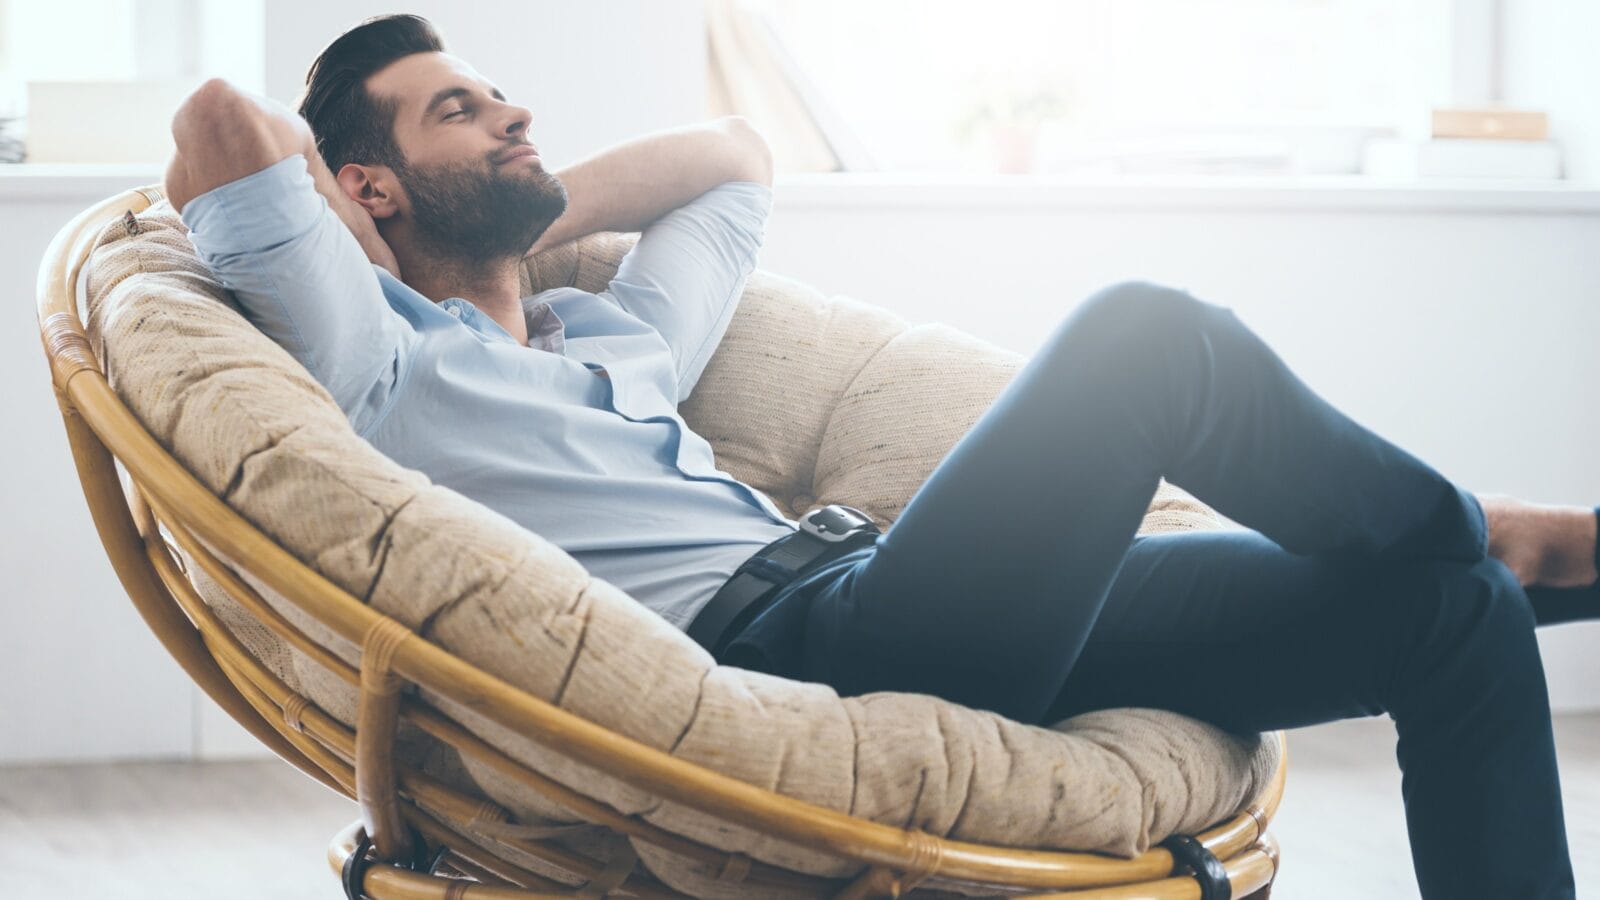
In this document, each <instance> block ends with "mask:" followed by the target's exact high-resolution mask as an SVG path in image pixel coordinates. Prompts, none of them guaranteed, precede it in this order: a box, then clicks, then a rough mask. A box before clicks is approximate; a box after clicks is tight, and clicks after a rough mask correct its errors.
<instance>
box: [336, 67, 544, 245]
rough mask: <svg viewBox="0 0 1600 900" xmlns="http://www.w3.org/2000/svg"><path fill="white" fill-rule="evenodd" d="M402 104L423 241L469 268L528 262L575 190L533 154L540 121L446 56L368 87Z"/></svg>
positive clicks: (405, 172)
mask: <svg viewBox="0 0 1600 900" xmlns="http://www.w3.org/2000/svg"><path fill="white" fill-rule="evenodd" d="M367 90H368V91H370V92H372V93H373V94H374V95H376V96H388V97H393V98H396V99H397V100H398V101H399V107H398V109H397V111H396V113H395V120H394V136H395V141H396V143H397V144H398V145H399V147H400V152H401V154H402V155H403V156H404V157H405V162H404V164H402V165H399V166H396V167H395V169H394V175H395V178H396V179H397V180H398V181H399V182H400V188H401V191H402V192H403V194H404V196H401V197H397V198H396V203H397V205H399V206H400V208H401V210H402V212H408V213H409V215H410V216H411V221H412V226H413V228H414V230H415V232H416V235H417V239H418V240H419V241H421V242H423V243H425V244H426V245H427V247H428V249H430V250H431V251H432V252H433V253H434V254H435V255H437V256H440V257H445V258H451V259H459V260H462V261H465V262H480V263H481V262H486V261H488V260H492V259H504V258H506V257H520V256H522V255H523V254H524V253H526V252H527V251H528V248H529V247H531V246H532V245H533V242H534V241H536V240H538V238H539V235H541V234H543V233H544V231H545V229H547V228H549V227H550V223H552V222H554V221H555V220H556V219H557V218H558V217H559V216H560V215H561V214H562V213H563V212H564V211H565V210H566V208H567V191H566V188H565V187H563V186H562V184H561V182H560V180H559V179H557V178H556V177H555V176H554V175H552V174H551V173H550V172H548V171H546V170H545V168H544V164H543V162H542V161H541V160H540V158H539V157H538V155H537V150H536V149H535V150H534V155H522V156H515V157H512V158H510V159H507V158H506V157H507V153H508V151H518V150H521V151H522V152H524V153H526V152H527V151H528V150H529V149H534V148H533V147H532V145H531V144H530V143H529V141H528V124H529V122H530V121H531V120H532V118H533V114H532V113H531V112H529V111H528V110H527V109H525V108H523V107H520V106H515V105H512V104H510V103H507V102H505V97H504V95H503V94H501V93H500V90H499V88H496V87H494V86H493V85H491V84H489V82H487V81H486V80H484V78H483V77H482V76H481V75H479V74H478V73H477V72H476V71H474V70H473V68H472V67H471V66H469V65H467V64H466V63H465V62H463V61H462V60H460V59H457V58H456V57H454V56H451V55H449V54H447V53H413V54H411V55H410V56H405V57H401V58H400V59H398V60H395V61H394V62H393V63H390V64H389V65H388V66H385V67H384V68H383V69H381V70H379V71H378V72H376V73H374V74H373V75H372V77H370V78H369V79H367Z"/></svg>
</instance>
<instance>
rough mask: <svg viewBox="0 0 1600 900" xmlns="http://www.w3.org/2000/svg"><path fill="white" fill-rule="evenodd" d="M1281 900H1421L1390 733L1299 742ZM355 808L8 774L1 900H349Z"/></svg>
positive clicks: (1599, 785)
mask: <svg viewBox="0 0 1600 900" xmlns="http://www.w3.org/2000/svg"><path fill="white" fill-rule="evenodd" d="M1556 741H1557V744H1558V745H1559V752H1560V754H1561V756H1560V758H1561V771H1562V783H1563V792H1564V800H1565V807H1566V813H1567V829H1568V839H1569V843H1570V844H1571V847H1572V850H1573V855H1574V865H1575V867H1576V870H1577V877H1578V888H1579V896H1580V897H1591V896H1592V897H1600V715H1588V716H1568V717H1562V718H1558V719H1557V720H1556ZM1289 752H1290V760H1291V763H1290V769H1289V785H1288V791H1287V793H1286V795H1285V800H1284V804H1283V807H1282V809H1280V810H1279V814H1278V819H1277V822H1276V823H1274V825H1273V829H1272V830H1273V832H1274V834H1276V835H1277V837H1278V840H1279V843H1280V844H1281V846H1282V848H1283V869H1282V872H1281V873H1280V874H1279V876H1278V884H1277V888H1276V889H1275V890H1274V892H1273V895H1274V897H1275V898H1278V900H1348V898H1352V897H1359V898H1381V900H1388V898H1399V900H1404V898H1414V897H1416V896H1417V889H1416V884H1415V880H1414V879H1413V877H1412V874H1411V860H1410V857H1409V855H1408V852H1407V850H1406V832H1405V821H1404V818H1403V817H1402V811H1401V805H1400V773H1399V770H1398V768H1397V767H1396V765H1395V761H1394V731H1393V726H1392V725H1391V724H1390V722H1389V720H1388V719H1386V718H1379V719H1364V720H1359V721H1352V722H1339V723H1335V724H1332V725H1323V726H1319V727H1317V728H1310V729H1303V730H1300V731H1296V732H1292V733H1291V734H1290V736H1289ZM355 818H356V810H355V807H354V805H353V804H351V803H350V802H348V801H346V800H344V799H343V798H341V797H338V796H336V795H334V794H332V793H329V792H328V791H326V790H325V789H324V788H322V787H321V786H319V785H317V784H316V783H314V782H312V781H311V780H310V779H309V778H307V777H305V776H303V775H301V774H299V773H298V772H296V771H294V770H293V769H291V768H289V766H287V765H285V764H282V763H278V762H276V761H274V762H247V763H205V764H193V763H137V764H122V765H88V766H41V767H14V768H0V897H7V898H9V897H74V898H76V897H96V898H115V900H143V898H152V900H154V898H162V900H170V898H205V900H235V898H250V900H257V898H273V900H278V898H286V900H287V898H300V897H305V898H326V900H333V898H336V897H339V896H341V895H342V894H341V890H340V888H339V887H338V885H337V882H336V880H335V878H334V876H333V874H332V873H331V872H330V871H329V869H328V868H327V865H326V863H324V861H323V854H324V849H325V847H326V845H327V842H328V839H329V838H330V837H331V836H332V835H333V833H334V832H335V831H337V830H338V829H339V828H341V827H342V826H344V825H345V824H347V823H348V822H350V821H352V820H354V819H355Z"/></svg>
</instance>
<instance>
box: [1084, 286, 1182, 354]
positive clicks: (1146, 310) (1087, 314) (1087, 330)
mask: <svg viewBox="0 0 1600 900" xmlns="http://www.w3.org/2000/svg"><path fill="white" fill-rule="evenodd" d="M1203 306H1205V304H1204V303H1202V302H1201V301H1200V300H1197V299H1195V298H1194V297H1193V296H1191V295H1190V294H1189V293H1188V292H1186V291H1182V290H1179V289H1177V288H1172V287H1167V286H1165V285H1161V284H1156V283H1154V282H1150V281H1119V282H1117V283H1115V284H1111V285H1107V286H1106V287H1103V288H1101V289H1100V290H1098V291H1095V292H1094V293H1093V294H1090V295H1089V296H1088V297H1087V298H1086V299H1085V300H1084V301H1083V302H1082V303H1080V304H1078V306H1077V307H1076V308H1075V309H1073V310H1072V312H1071V314H1070V315H1068V317H1067V319H1066V321H1065V322H1063V323H1062V326H1061V327H1060V328H1059V329H1058V330H1057V332H1056V335H1055V338H1054V342H1060V341H1062V340H1066V339H1068V336H1069V335H1070V337H1071V339H1072V340H1073V342H1074V343H1075V344H1077V345H1079V349H1080V350H1081V349H1082V347H1083V346H1089V347H1093V348H1094V349H1097V350H1100V351H1104V352H1106V353H1109V354H1115V355H1117V356H1120V357H1123V358H1130V357H1132V358H1138V357H1140V356H1144V355H1147V354H1149V353H1156V352H1161V349H1162V348H1164V347H1169V346H1171V344H1170V342H1171V341H1173V340H1183V339H1186V338H1189V337H1192V336H1193V335H1194V334H1195V332H1196V331H1197V329H1198V325H1199V322H1200V313H1201V310H1202V307H1203Z"/></svg>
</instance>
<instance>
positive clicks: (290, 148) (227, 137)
mask: <svg viewBox="0 0 1600 900" xmlns="http://www.w3.org/2000/svg"><path fill="white" fill-rule="evenodd" d="M172 138H173V143H174V144H176V145H177V150H176V152H174V153H173V155H172V162H171V163H170V164H169V165H168V166H167V175H166V179H165V180H164V182H163V188H164V192H165V193H166V196H167V199H168V200H169V201H170V202H171V203H172V208H173V209H175V210H177V211H178V212H180V213H181V212H182V211H183V208H184V206H186V205H188V203H189V201H190V200H193V199H194V198H195V197H198V196H200V195H201V194H204V193H205V192H206V191H209V190H211V189H213V188H217V187H221V186H222V185H224V184H227V183H229V182H231V181H237V180H239V179H240V178H243V177H245V176H246V175H250V174H253V173H255V172H259V171H261V170H262V169H265V168H267V167H268V166H271V165H273V164H275V163H278V162H280V161H282V160H284V159H287V158H288V157H290V156H293V155H294V154H296V153H299V154H301V155H302V156H304V157H305V160H306V168H307V171H308V172H310V174H311V178H312V180H313V181H314V182H315V183H316V188H317V192H318V193H320V194H322V195H323V197H325V198H326V199H327V201H328V205H329V206H330V207H332V208H333V211H334V212H335V213H337V214H338V216H339V219H340V220H341V221H342V222H344V224H345V227H347V228H349V229H350V232H351V233H352V234H354V235H355V237H356V241H357V243H359V244H360V245H361V249H362V250H363V251H365V252H366V254H367V259H369V260H371V261H372V262H374V263H376V264H378V265H380V266H383V267H384V268H385V269H388V270H389V271H390V273H392V274H393V275H394V276H395V277H396V278H399V277H400V265H399V263H398V262H397V261H396V259H395V256H394V253H393V251H391V250H390V249H389V245H388V244H386V243H384V241H383V238H382V237H381V236H380V235H379V234H378V227H377V225H376V223H374V222H373V221H372V215H371V214H370V213H368V212H367V210H366V208H365V207H363V206H362V205H361V204H359V203H357V202H355V201H354V200H352V199H350V197H349V196H347V195H346V194H345V192H344V191H343V189H341V188H340V187H339V184H338V182H336V181H335V180H334V178H333V173H331V172H329V171H328V167H327V165H326V164H325V163H324V162H323V161H322V154H320V153H318V152H317V142H316V138H315V137H314V136H313V135H312V133H311V126H310V125H307V124H306V120H305V119H302V118H300V116H299V115H298V114H296V113H295V112H294V111H293V110H290V109H289V108H288V107H286V106H284V105H283V104H281V103H278V102H276V101H274V100H272V99H270V98H268V97H259V96H256V95H254V94H249V93H246V92H244V91H241V90H239V89H238V88H236V87H234V86H233V85H231V84H229V83H228V82H227V81H225V80H223V79H221V78H212V79H210V80H208V81H206V82H205V83H204V84H202V85H200V86H199V87H198V88H196V89H195V91H194V93H192V94H190V95H189V96H188V97H187V98H186V99H185V100H184V101H183V103H182V104H181V105H180V106H179V107H178V111H177V113H176V114H175V115H174V116H173V117H172Z"/></svg>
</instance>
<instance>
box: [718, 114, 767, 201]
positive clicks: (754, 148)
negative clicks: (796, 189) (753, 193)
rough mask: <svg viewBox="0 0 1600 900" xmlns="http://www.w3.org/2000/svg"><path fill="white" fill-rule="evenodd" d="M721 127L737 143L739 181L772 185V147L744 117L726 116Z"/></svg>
mask: <svg viewBox="0 0 1600 900" xmlns="http://www.w3.org/2000/svg"><path fill="white" fill-rule="evenodd" d="M723 126H724V127H725V128H726V129H727V131H728V134H729V135H731V136H732V137H733V138H734V139H735V140H736V141H738V144H739V148H740V153H739V158H740V175H739V178H738V180H739V181H755V182H759V183H761V184H764V185H767V186H768V187H771V185H772V170H773V163H772V147H771V145H769V144H768V143H767V139H766V136H765V135H763V134H762V133H761V132H760V131H759V130H758V129H757V128H756V127H755V126H754V125H752V124H750V120H749V119H746V118H745V117H744V116H726V117H724V119H723Z"/></svg>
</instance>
